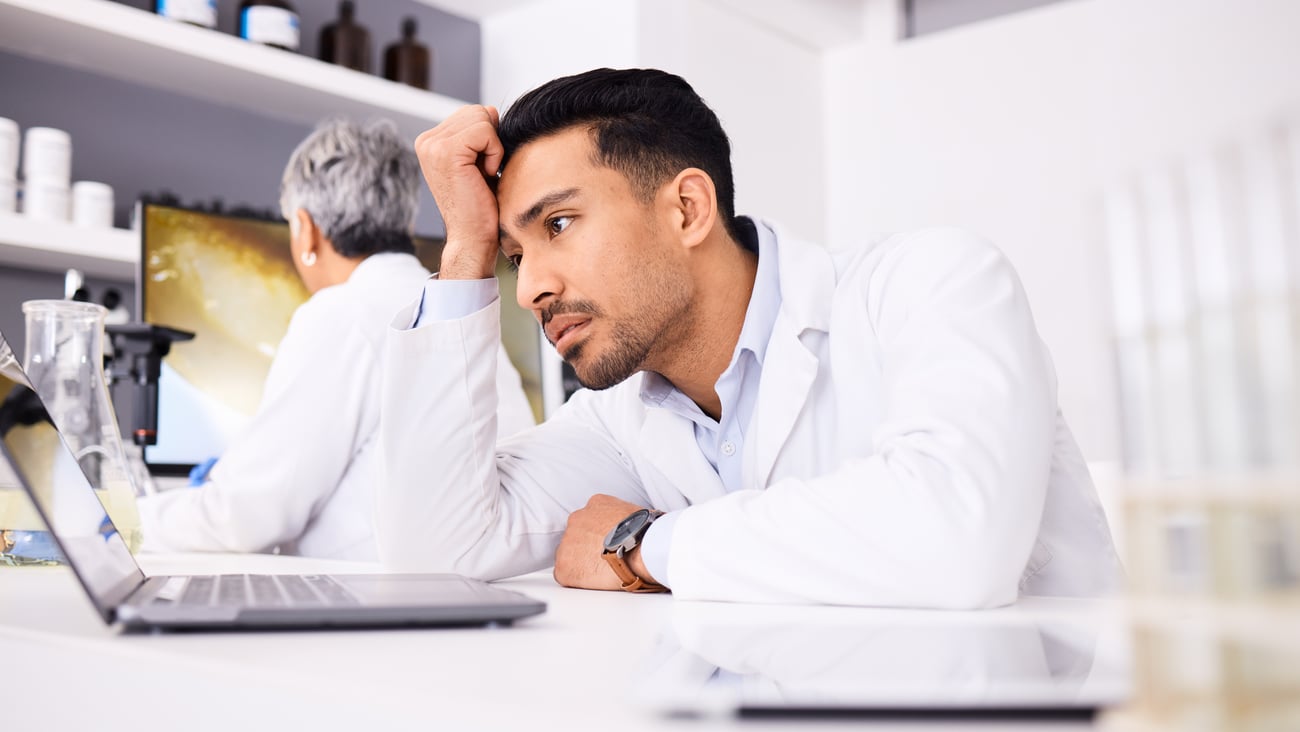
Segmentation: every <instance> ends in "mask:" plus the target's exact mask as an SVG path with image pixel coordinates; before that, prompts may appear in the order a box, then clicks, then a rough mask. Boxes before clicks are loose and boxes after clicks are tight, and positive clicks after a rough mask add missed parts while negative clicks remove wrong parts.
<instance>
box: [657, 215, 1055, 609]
mask: <svg viewBox="0 0 1300 732" xmlns="http://www.w3.org/2000/svg"><path fill="white" fill-rule="evenodd" d="M845 288H848V289H845ZM836 297H837V299H838V298H842V297H850V298H852V300H851V301H849V302H848V303H847V305H846V303H845V302H843V301H837V306H845V307H847V308H848V310H849V311H850V312H852V313H855V314H857V315H858V316H860V317H858V318H856V319H857V320H859V321H860V322H859V323H858V325H857V327H860V328H861V329H863V332H862V333H858V334H853V335H854V337H855V338H858V339H859V340H858V342H859V343H860V342H863V340H862V339H865V342H867V343H873V344H875V345H874V347H878V348H879V357H880V363H882V364H883V378H884V382H885V384H884V388H885V403H886V407H885V409H886V412H885V419H884V420H883V421H882V422H880V423H879V426H878V429H877V430H876V431H875V432H874V433H873V435H872V448H873V449H872V450H871V454H867V455H862V456H859V457H856V458H852V459H849V460H847V461H845V462H843V463H842V464H840V465H839V466H838V467H837V468H836V469H834V470H832V471H830V472H827V473H825V474H823V475H816V476H809V477H806V478H785V479H780V480H777V481H775V482H773V483H772V484H770V485H769V486H768V487H767V489H766V490H761V491H760V490H744V491H739V492H736V493H732V494H729V495H727V496H724V497H721V498H718V499H715V500H712V501H708V502H705V503H701V504H697V505H694V506H691V507H689V508H686V509H685V510H683V511H681V513H680V516H679V517H678V519H677V521H676V525H675V526H674V531H673V535H672V547H671V548H670V551H669V559H668V577H669V578H670V579H671V581H672V587H673V592H674V593H675V595H676V596H677V597H678V598H680V599H690V600H726V601H748V602H794V603H800V602H814V603H829V604H846V605H875V606H901V607H933V608H978V607H989V606H996V605H1002V604H1006V603H1010V602H1013V601H1014V600H1015V599H1016V597H1017V593H1018V584H1019V579H1020V576H1021V574H1022V572H1023V571H1024V569H1025V565H1026V562H1027V560H1028V557H1029V555H1030V552H1031V550H1032V549H1033V545H1034V541H1035V537H1036V536H1037V532H1038V528H1039V524H1040V520H1041V516H1042V510H1043V505H1044V501H1045V496H1046V490H1047V484H1048V478H1049V470H1050V461H1051V455H1052V445H1053V436H1054V430H1053V425H1054V417H1055V413H1056V406H1055V405H1056V393H1055V390H1056V387H1055V377H1054V375H1053V373H1052V369H1051V366H1050V362H1049V360H1048V358H1047V355H1046V352H1045V349H1044V347H1043V346H1042V344H1041V341H1040V340H1039V338H1038V335H1037V331H1036V330H1035V327H1034V324H1033V321H1032V317H1031V314H1030V310H1029V306H1028V303H1027V301H1026V298H1025V293H1024V291H1023V289H1022V287H1021V285H1020V283H1019V281H1018V279H1017V277H1016V275H1015V273H1014V271H1013V270H1012V268H1011V266H1010V264H1009V263H1008V262H1007V261H1006V259H1005V258H1004V257H1003V255H1002V254H1001V253H1000V252H998V251H997V250H996V249H995V248H993V247H992V246H990V245H988V244H986V243H984V242H982V241H981V240H979V239H977V238H975V237H973V236H970V235H966V234H962V233H960V232H954V231H949V230H928V231H925V232H918V233H916V234H914V235H911V236H910V237H909V238H908V239H906V240H904V241H903V242H902V244H901V245H899V246H897V247H894V248H892V249H891V250H889V252H888V253H887V254H885V255H884V256H883V257H882V258H881V259H880V261H879V263H878V264H877V266H875V267H861V268H859V269H858V270H854V269H853V268H849V269H848V270H846V272H845V273H843V274H842V275H841V282H840V283H839V285H838V286H837V293H836ZM847 322H848V321H846V320H845V319H843V317H842V316H841V319H838V320H835V321H834V323H835V325H834V326H833V327H839V328H845V327H847V326H846V323H847ZM845 335H846V334H844V333H842V332H841V333H836V332H831V333H830V336H829V338H830V352H831V353H832V358H836V349H837V347H839V346H837V343H836V339H837V338H839V339H844V337H845ZM794 347H798V346H797V344H796V345H795V346H794ZM848 350H850V351H851V350H852V347H849V348H848ZM769 358H770V356H769ZM833 368H834V371H833V373H834V375H835V380H836V384H837V386H836V389H837V393H839V392H838V389H839V386H838V385H839V384H840V383H841V382H842V381H843V380H846V379H848V380H851V379H852V378H853V370H852V364H848V363H844V362H842V361H840V362H836V363H835V364H834V367H833ZM843 393H853V390H852V389H851V388H846V389H844V391H843ZM805 408H807V409H815V408H816V404H814V403H809V404H808V405H806V407H805ZM839 408H841V409H846V408H847V409H852V408H853V407H852V404H851V403H850V404H847V405H845V404H840V405H839ZM757 418H758V419H762V407H761V405H760V407H759V410H758V417H757Z"/></svg>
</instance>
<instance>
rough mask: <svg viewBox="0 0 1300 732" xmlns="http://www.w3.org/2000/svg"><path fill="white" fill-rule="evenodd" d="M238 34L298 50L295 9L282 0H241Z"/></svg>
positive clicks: (296, 14) (267, 43) (260, 41)
mask: <svg viewBox="0 0 1300 732" xmlns="http://www.w3.org/2000/svg"><path fill="white" fill-rule="evenodd" d="M239 37H240V38H243V39H244V40H248V41H253V42H254V43H262V44H265V45H267V46H274V47H276V48H283V49H285V50H286V51H297V50H298V41H299V34H298V13H297V11H295V10H294V9H293V6H292V5H290V4H289V3H288V2H286V0H243V2H241V3H240V4H239Z"/></svg>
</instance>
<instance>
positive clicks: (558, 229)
mask: <svg viewBox="0 0 1300 732" xmlns="http://www.w3.org/2000/svg"><path fill="white" fill-rule="evenodd" d="M572 223H573V217H572V216H556V217H555V218H552V219H547V220H546V233H548V234H550V235H551V236H552V237H554V236H558V235H560V234H561V233H563V232H564V230H565V229H567V228H569V224H572Z"/></svg>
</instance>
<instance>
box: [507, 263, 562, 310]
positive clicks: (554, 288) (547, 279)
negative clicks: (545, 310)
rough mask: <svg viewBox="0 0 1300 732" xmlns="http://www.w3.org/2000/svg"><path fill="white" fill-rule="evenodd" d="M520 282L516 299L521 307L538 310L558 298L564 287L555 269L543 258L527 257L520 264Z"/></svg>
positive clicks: (516, 289)
mask: <svg viewBox="0 0 1300 732" xmlns="http://www.w3.org/2000/svg"><path fill="white" fill-rule="evenodd" d="M517 276H518V281H517V283H516V286H515V298H516V299H517V300H518V301H519V307H521V308H523V309H525V310H536V309H537V308H539V307H542V306H544V305H546V303H547V302H548V301H550V300H551V299H553V298H555V297H558V296H559V294H560V290H561V289H562V288H563V285H562V284H561V283H560V281H559V277H558V275H557V273H556V270H555V268H554V267H551V266H550V265H549V264H548V263H547V262H546V261H545V260H544V259H543V258H539V257H536V256H534V257H525V258H524V259H523V260H522V261H521V262H520V263H519V273H518V275H517Z"/></svg>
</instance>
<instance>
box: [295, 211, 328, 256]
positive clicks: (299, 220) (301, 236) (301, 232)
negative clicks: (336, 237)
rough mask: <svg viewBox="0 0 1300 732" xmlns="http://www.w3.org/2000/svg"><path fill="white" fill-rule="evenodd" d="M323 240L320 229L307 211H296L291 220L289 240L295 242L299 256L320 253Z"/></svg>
mask: <svg viewBox="0 0 1300 732" xmlns="http://www.w3.org/2000/svg"><path fill="white" fill-rule="evenodd" d="M321 239H322V236H321V232H320V227H318V226H316V221H315V220H314V219H312V217H311V214H309V213H307V209H305V208H300V209H298V210H297V211H294V212H293V218H292V219H290V220H289V240H290V241H291V242H293V245H294V246H293V248H294V250H295V251H297V254H298V256H302V255H303V254H304V253H306V252H316V251H318V250H319V249H320V243H321Z"/></svg>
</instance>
